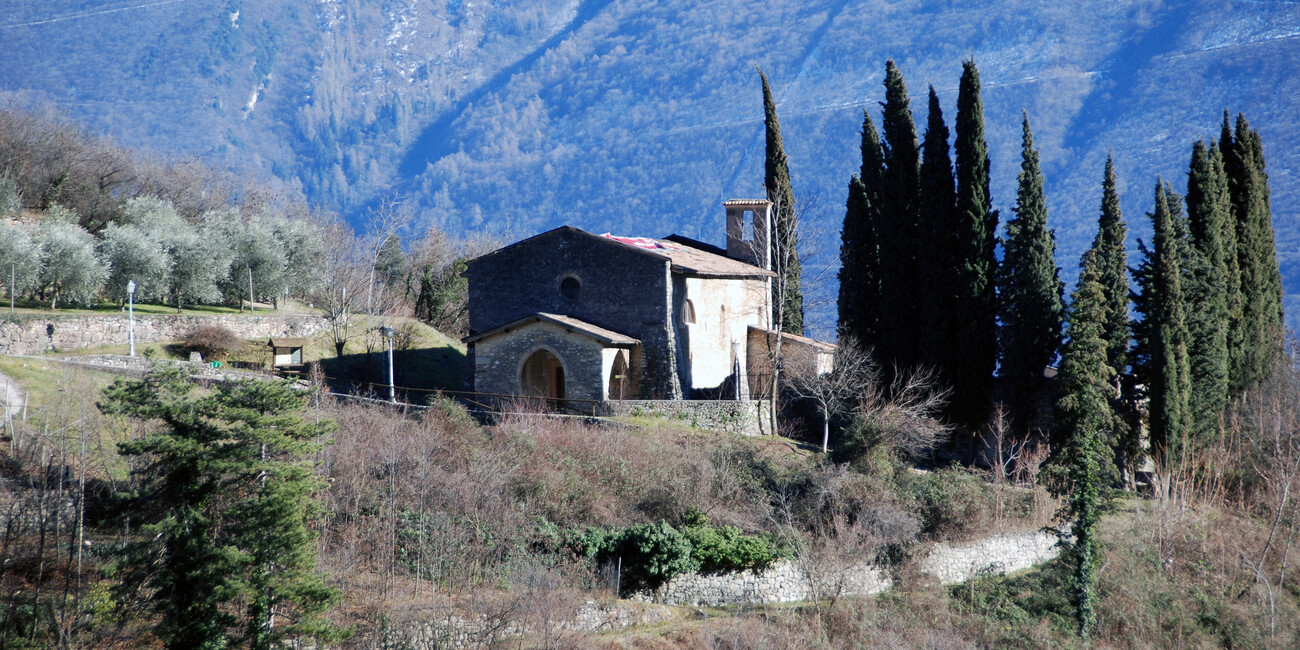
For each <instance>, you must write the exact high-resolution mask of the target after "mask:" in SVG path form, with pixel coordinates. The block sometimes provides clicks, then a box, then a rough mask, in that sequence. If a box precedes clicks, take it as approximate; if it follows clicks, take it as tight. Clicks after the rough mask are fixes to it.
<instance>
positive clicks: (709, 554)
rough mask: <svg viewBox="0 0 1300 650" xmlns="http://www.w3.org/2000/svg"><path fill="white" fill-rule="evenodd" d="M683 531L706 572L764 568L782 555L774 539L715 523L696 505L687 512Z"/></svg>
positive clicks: (693, 555)
mask: <svg viewBox="0 0 1300 650" xmlns="http://www.w3.org/2000/svg"><path fill="white" fill-rule="evenodd" d="M683 532H684V533H685V534H686V539H688V540H690V542H691V558H692V559H693V560H694V561H695V562H697V563H699V565H700V568H699V571H701V572H702V573H726V572H737V571H744V570H749V571H762V570H763V569H766V568H768V567H769V566H771V565H772V563H773V562H775V561H776V560H777V559H779V558H780V557H781V553H780V552H779V551H778V549H777V548H776V546H775V544H774V543H773V541H772V540H771V539H770V538H768V537H766V536H757V535H746V534H745V532H744V531H742V530H741V529H739V528H736V527H735V526H722V527H717V526H712V525H710V524H709V518H708V517H706V516H704V515H703V514H701V513H700V511H698V510H696V509H694V508H692V509H691V510H690V512H688V513H686V527H685V528H684V529H683Z"/></svg>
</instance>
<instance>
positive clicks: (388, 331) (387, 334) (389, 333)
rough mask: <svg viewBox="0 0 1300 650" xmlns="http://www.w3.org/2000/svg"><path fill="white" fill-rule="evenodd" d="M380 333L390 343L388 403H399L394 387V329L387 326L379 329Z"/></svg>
mask: <svg viewBox="0 0 1300 650" xmlns="http://www.w3.org/2000/svg"><path fill="white" fill-rule="evenodd" d="M379 333H381V334H383V335H384V340H385V341H387V342H388V401H390V402H392V403H394V404H396V403H397V390H396V388H395V387H394V386H393V328H391V327H389V326H387V325H385V326H383V327H381V328H379Z"/></svg>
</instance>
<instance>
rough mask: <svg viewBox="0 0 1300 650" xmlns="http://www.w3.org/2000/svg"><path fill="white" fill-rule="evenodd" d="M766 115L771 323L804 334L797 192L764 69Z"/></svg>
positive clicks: (761, 76) (765, 167)
mask: <svg viewBox="0 0 1300 650" xmlns="http://www.w3.org/2000/svg"><path fill="white" fill-rule="evenodd" d="M758 76H759V77H760V78H762V80H763V115H764V125H765V127H766V133H767V158H766V160H765V161H764V165H763V172H764V173H763V186H764V187H765V188H767V200H769V201H771V202H772V204H773V208H774V212H775V223H774V224H773V228H772V260H773V269H772V270H773V271H774V272H775V273H776V274H777V276H778V278H779V280H778V281H776V282H773V283H772V317H773V318H772V322H773V323H774V324H776V325H777V326H778V327H779V329H780V330H781V331H782V332H785V333H787V334H798V335H802V334H803V291H802V289H801V288H800V286H799V285H800V275H801V273H802V269H801V265H800V263H799V251H798V247H797V246H796V244H797V240H798V230H797V227H798V221H797V219H796V216H795V209H794V190H793V189H791V187H790V170H789V168H788V166H787V164H786V157H785V145H784V144H782V142H781V124H780V122H778V121H777V119H776V102H775V101H774V100H773V99H772V87H771V86H770V85H769V84H768V82H767V75H766V74H764V73H763V71H762V70H759V71H758Z"/></svg>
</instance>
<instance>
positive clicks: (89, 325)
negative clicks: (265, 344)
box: [0, 314, 328, 354]
mask: <svg viewBox="0 0 1300 650" xmlns="http://www.w3.org/2000/svg"><path fill="white" fill-rule="evenodd" d="M196 325H219V326H221V327H225V328H227V329H229V330H230V331H232V332H234V333H235V335H236V336H238V337H239V338H241V339H259V338H267V337H271V336H311V335H312V334H315V333H317V332H319V331H321V330H324V329H325V328H326V327H328V324H327V323H326V321H325V319H324V318H322V317H320V316H315V315H311V314H293V315H274V316H270V315H268V316H251V315H250V316H233V315H232V316H180V315H157V314H147V315H141V314H137V315H136V317H135V340H136V343H147V342H150V341H163V340H170V339H176V338H180V336H181V335H182V334H184V333H185V332H186V331H187V330H189V329H190V328H191V327H194V326H196ZM127 330H128V319H127V318H126V315H125V314H123V315H121V316H117V315H113V316H59V315H50V316H46V315H43V314H42V315H39V316H22V317H20V320H19V322H17V323H13V322H5V323H0V354H42V353H45V352H50V351H55V350H77V349H81V348H93V347H97V346H101V345H125V344H126V343H127V340H128V331H127Z"/></svg>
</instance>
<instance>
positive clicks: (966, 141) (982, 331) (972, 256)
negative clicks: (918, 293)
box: [948, 59, 998, 425]
mask: <svg viewBox="0 0 1300 650" xmlns="http://www.w3.org/2000/svg"><path fill="white" fill-rule="evenodd" d="M955 130H956V141H955V142H954V144H953V154H954V157H955V169H954V173H955V176H956V192H957V197H956V208H955V209H956V217H955V221H954V223H953V228H952V237H953V241H954V262H955V264H954V265H953V269H954V271H955V273H956V274H957V278H956V283H955V285H954V289H953V290H954V292H955V293H954V296H953V306H952V310H953V314H954V315H956V314H960V315H961V320H960V332H961V343H960V345H956V346H954V347H953V349H951V350H949V351H948V353H949V355H950V359H951V360H950V361H949V367H950V368H951V371H950V373H949V374H950V379H951V381H952V387H953V395H952V402H951V407H950V408H949V411H950V412H951V413H952V415H953V416H954V417H955V418H956V419H957V420H958V421H959V422H964V423H966V424H968V425H974V424H980V423H982V422H983V421H984V420H986V419H987V416H988V404H989V400H990V396H991V395H992V394H993V386H992V382H993V370H994V368H995V367H996V365H997V356H998V333H997V282H996V275H997V265H998V263H997V259H996V258H995V257H994V248H995V246H996V243H997V229H998V212H997V210H994V209H993V206H992V200H991V199H990V197H989V152H988V142H986V141H985V137H984V100H983V98H982V97H981V95H980V76H979V69H978V68H976V67H975V61H974V60H973V59H967V60H965V61H962V74H961V81H960V83H959V85H958V89H957V118H956V125H955Z"/></svg>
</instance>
